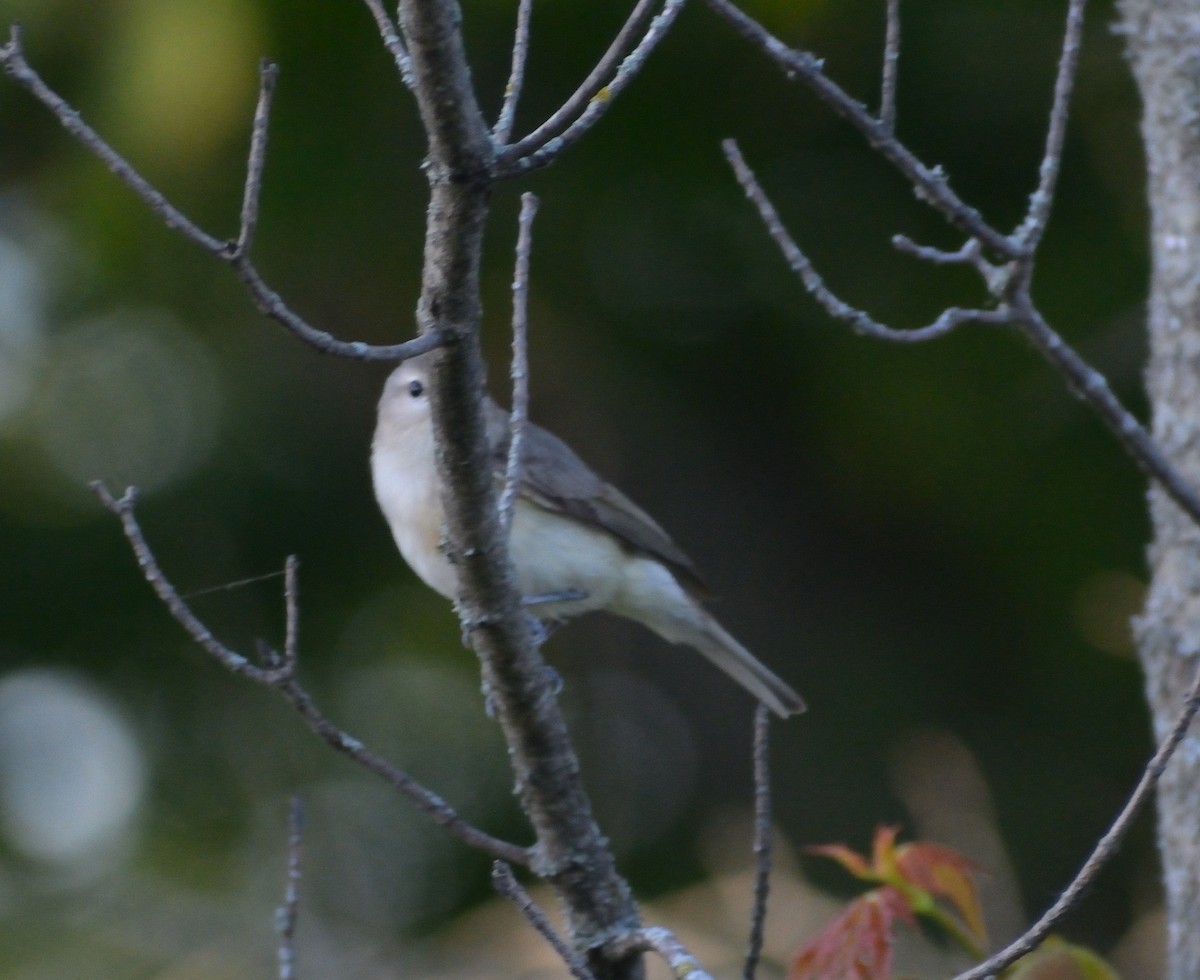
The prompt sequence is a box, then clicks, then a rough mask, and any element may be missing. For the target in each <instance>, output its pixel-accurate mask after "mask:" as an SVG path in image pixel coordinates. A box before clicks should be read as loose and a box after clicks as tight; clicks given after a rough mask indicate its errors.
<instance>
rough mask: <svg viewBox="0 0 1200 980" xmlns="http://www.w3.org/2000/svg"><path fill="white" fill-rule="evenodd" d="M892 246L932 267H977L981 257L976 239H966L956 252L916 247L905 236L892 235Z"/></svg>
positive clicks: (981, 250) (922, 246) (981, 253)
mask: <svg viewBox="0 0 1200 980" xmlns="http://www.w3.org/2000/svg"><path fill="white" fill-rule="evenodd" d="M892 245H893V246H894V247H895V249H896V251H897V252H903V253H904V254H905V255H911V256H912V257H913V258H914V259H921V260H922V261H924V262H931V263H933V264H934V265H971V266H977V265H978V263H979V261H980V259H981V258H982V256H983V249H982V248H980V246H979V239H978V238H968V239H967V240H966V242H964V243H963V246H962V247H961V248H959V249H957V250H956V251H953V252H947V251H945V250H944V249H940V248H934V247H933V246H932V245H918V244H917V243H916V242H914V241H913V240H912V239H911V238H909V237H908V236H907V235H893V236H892Z"/></svg>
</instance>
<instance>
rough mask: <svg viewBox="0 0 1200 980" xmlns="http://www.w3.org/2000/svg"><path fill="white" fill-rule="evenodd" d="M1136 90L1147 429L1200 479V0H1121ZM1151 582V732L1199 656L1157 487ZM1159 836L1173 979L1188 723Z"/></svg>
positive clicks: (1187, 906)
mask: <svg viewBox="0 0 1200 980" xmlns="http://www.w3.org/2000/svg"><path fill="white" fill-rule="evenodd" d="M1119 9H1120V13H1121V16H1122V18H1123V22H1122V25H1121V30H1122V32H1123V33H1124V34H1125V35H1126V42H1127V45H1128V53H1129V58H1130V61H1131V64H1132V67H1133V74H1134V77H1135V79H1136V81H1137V84H1138V88H1139V90H1140V92H1141V97H1142V102H1143V118H1142V137H1143V139H1144V141H1145V147H1146V162H1147V169H1148V173H1149V187H1148V197H1149V204H1150V222H1151V226H1150V231H1151V254H1152V263H1153V266H1152V276H1151V284H1150V303H1149V323H1148V329H1149V335H1150V361H1149V365H1148V367H1147V371H1146V385H1147V389H1148V392H1149V396H1150V402H1151V409H1152V413H1153V432H1154V437H1155V439H1156V440H1157V442H1158V444H1159V445H1160V446H1161V447H1162V450H1163V452H1164V453H1165V454H1166V456H1167V458H1168V459H1169V460H1170V461H1171V463H1172V464H1173V465H1174V466H1176V467H1177V468H1178V469H1179V470H1180V472H1182V473H1183V474H1184V475H1185V476H1186V477H1187V478H1188V479H1189V480H1190V481H1191V482H1192V484H1193V486H1198V485H1200V0H1122V2H1121V3H1120V7H1119ZM1150 513H1151V517H1152V520H1153V524H1154V538H1153V542H1152V544H1151V546H1150V551H1149V561H1150V576H1151V580H1150V591H1149V595H1148V596H1147V600H1146V606H1145V610H1144V612H1143V615H1142V617H1141V619H1140V620H1139V622H1138V624H1137V633H1138V646H1139V656H1140V658H1141V661H1142V666H1143V669H1144V671H1145V677H1146V696H1147V700H1148V701H1149V704H1150V709H1151V713H1152V718H1153V723H1154V729H1155V734H1156V736H1157V737H1158V738H1162V736H1163V735H1164V734H1165V733H1166V732H1167V730H1168V729H1169V728H1170V727H1171V724H1172V722H1173V720H1174V719H1175V718H1176V717H1177V716H1178V714H1179V711H1180V709H1181V707H1182V705H1183V701H1184V698H1185V695H1186V693H1187V690H1188V688H1189V686H1190V684H1191V680H1192V677H1193V675H1194V674H1195V671H1196V668H1197V662H1198V661H1200V656H1198V654H1200V528H1197V526H1196V523H1195V522H1194V521H1193V520H1192V519H1191V518H1189V517H1188V516H1187V515H1185V514H1184V512H1183V511H1182V510H1180V509H1179V507H1178V506H1176V504H1175V503H1174V502H1172V501H1171V500H1170V499H1169V498H1168V497H1167V495H1166V494H1165V493H1164V492H1163V491H1162V490H1161V489H1160V488H1159V487H1158V486H1153V487H1152V488H1151V491H1150ZM1158 839H1159V848H1160V852H1161V855H1162V862H1163V882H1164V885H1165V889H1166V902H1167V923H1168V949H1167V959H1168V969H1167V976H1168V978H1169V980H1196V978H1197V977H1200V736H1197V735H1196V734H1194V733H1193V734H1191V735H1190V736H1188V737H1187V739H1186V740H1185V741H1184V743H1183V745H1182V746H1181V751H1179V752H1177V753H1176V754H1175V756H1174V758H1173V759H1172V760H1171V762H1170V765H1169V766H1168V767H1167V769H1166V772H1165V773H1164V775H1163V778H1162V781H1161V782H1160V784H1159V788H1158Z"/></svg>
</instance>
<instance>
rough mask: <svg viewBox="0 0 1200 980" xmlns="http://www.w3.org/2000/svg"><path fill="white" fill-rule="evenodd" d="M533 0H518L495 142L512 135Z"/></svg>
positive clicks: (519, 97) (495, 130)
mask: <svg viewBox="0 0 1200 980" xmlns="http://www.w3.org/2000/svg"><path fill="white" fill-rule="evenodd" d="M532 13H533V0H520V3H518V5H517V30H516V36H515V37H514V38H513V49H512V70H511V71H510V72H509V75H508V84H507V85H505V86H504V102H503V104H501V106H500V115H499V116H497V117H496V125H495V126H493V127H492V138H493V139H494V140H495V141H496V142H497V143H507V142H508V140H509V137H510V136H512V130H513V123H514V122H515V121H516V118H517V103H519V102H520V101H521V88H522V87H523V86H524V84H525V61H526V59H527V58H528V56H529V22H530V21H531V20H532Z"/></svg>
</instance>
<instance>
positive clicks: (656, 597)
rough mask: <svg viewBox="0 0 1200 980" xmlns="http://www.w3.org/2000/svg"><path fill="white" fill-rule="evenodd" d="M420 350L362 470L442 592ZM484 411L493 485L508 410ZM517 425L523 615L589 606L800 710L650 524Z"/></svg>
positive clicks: (393, 391)
mask: <svg viewBox="0 0 1200 980" xmlns="http://www.w3.org/2000/svg"><path fill="white" fill-rule="evenodd" d="M429 356H430V355H422V356H421V357H416V358H412V359H411V360H408V361H405V362H404V363H403V364H401V365H400V366H399V367H398V368H396V370H395V371H393V372H392V374H391V376H390V377H389V378H388V380H387V384H386V385H385V386H384V389H383V397H382V398H381V399H380V401H379V423H378V426H377V427H376V429H375V438H374V441H373V443H372V447H371V473H372V476H373V478H374V482H375V496H376V498H377V499H378V501H379V506H380V508H381V509H382V510H383V514H384V517H386V518H387V522H388V524H389V525H390V526H391V529H392V535H393V536H394V537H395V539H396V544H397V545H398V546H399V547H400V553H401V554H402V555H403V556H404V560H405V561H407V562H408V564H409V565H410V566H411V567H412V569H413V571H414V572H416V573H417V575H418V576H420V578H421V579H422V580H423V581H424V582H425V584H426V585H428V586H430V588H432V589H434V590H436V591H437V592H440V593H441V594H442V595H444V596H446V597H447V598H449V599H453V598H454V596H455V593H456V591H457V588H458V582H457V579H456V576H455V572H454V568H453V566H452V565H451V564H450V562H449V561H448V560H447V558H446V555H445V553H444V551H443V549H442V546H441V544H442V542H441V538H442V524H443V510H442V499H441V492H440V489H439V485H438V475H437V469H436V464H435V459H434V441H433V423H432V420H431V419H430V410H429ZM484 413H485V418H486V422H487V431H488V439H489V441H490V442H491V445H492V464H493V468H494V471H495V475H496V481H497V486H502V485H503V482H504V473H505V466H506V461H507V456H508V446H509V440H510V428H509V417H508V413H507V412H505V411H504V410H503V409H502V408H501V407H500V406H499V405H497V404H496V403H495V402H494V401H492V400H491V399H490V398H488V399H487V400H486V401H485V403H484ZM524 432H525V435H524V442H523V453H522V470H521V483H520V487H519V490H518V494H517V497H516V501H515V503H514V507H513V515H512V536H511V538H510V545H509V548H510V552H511V555H512V562H513V568H514V570H515V571H516V576H517V586H518V588H519V589H520V590H521V593H522V595H524V596H527V597H541V598H542V601H537V602H536V604H534V605H531V606H530V612H531V613H532V615H534V616H535V617H536V618H537V619H539V620H541V621H543V622H549V621H557V620H563V619H567V618H569V617H571V616H578V615H579V614H580V613H585V612H591V611H593V610H597V609H602V610H605V611H607V612H610V613H615V614H616V615H618V616H625V617H626V618H628V619H633V620H636V621H637V622H639V623H641V624H642V625H644V626H647V627H649V628H650V629H651V630H653V631H654V632H655V633H657V634H658V635H659V636H661V637H663V638H664V639H666V640H669V641H670V642H672V643H685V644H687V645H688V646H691V647H695V649H697V650H699V651H700V652H701V653H702V654H704V656H706V657H707V658H708V659H709V660H711V661H712V662H713V663H714V664H716V665H717V666H718V667H720V668H721V669H722V670H723V671H725V673H727V674H728V675H729V676H730V677H732V678H733V679H734V680H736V681H737V682H738V683H739V684H741V685H742V686H743V687H745V688H746V689H747V690H748V691H749V692H750V693H751V694H753V695H754V696H755V697H756V698H757V699H758V700H760V701H762V702H763V703H764V704H765V705H767V706H768V707H769V708H770V709H771V710H772V711H774V712H775V713H776V714H778V715H781V716H783V717H785V718H786V717H787V716H788V715H793V714H797V713H799V712H801V711H803V710H804V702H803V701H802V700H801V699H800V697H799V695H797V694H796V692H795V691H793V690H792V689H791V688H790V687H788V685H787V684H785V683H784V682H783V681H782V680H780V679H779V678H778V677H776V676H775V675H774V674H773V673H771V671H769V670H768V669H767V668H766V667H764V666H763V665H762V664H761V663H759V662H758V661H757V660H756V659H755V658H754V657H753V656H752V655H751V654H750V652H749V651H748V650H747V649H746V648H745V647H743V646H742V645H741V644H740V643H738V641H737V640H735V639H734V638H733V637H732V636H730V635H729V634H728V633H727V632H725V630H724V629H722V628H721V626H720V625H719V624H718V623H717V621H716V620H715V619H713V617H712V616H710V615H709V614H708V613H707V612H706V611H705V610H704V608H703V606H702V605H701V600H702V599H703V597H704V596H705V594H706V590H705V588H704V585H703V583H701V581H700V579H699V577H698V575H697V574H696V570H695V569H694V568H693V566H692V563H691V561H690V560H689V559H688V557H687V555H685V554H684V553H683V552H682V551H681V550H680V549H679V548H678V546H676V544H675V542H673V541H672V540H671V539H670V538H669V537H668V536H667V534H666V532H665V531H663V529H662V528H660V527H659V526H658V525H657V524H656V523H655V522H654V521H653V520H652V519H651V518H650V517H649V516H648V515H647V514H645V513H644V512H643V511H642V510H641V509H640V508H639V507H637V506H636V505H635V504H634V503H633V502H632V501H631V500H629V498H628V497H626V496H625V495H624V494H623V493H621V492H620V491H619V490H617V489H616V488H615V487H612V486H609V484H607V483H605V482H604V481H603V480H601V479H600V477H598V476H597V475H596V474H595V473H593V472H592V470H591V469H589V468H588V466H587V465H586V464H585V463H584V462H583V461H582V460H581V459H580V458H579V457H578V456H576V455H575V453H574V452H572V451H571V449H570V448H569V447H568V446H567V445H566V443H564V442H562V440H560V439H558V438H557V437H556V436H553V435H551V434H550V433H549V432H547V431H546V430H545V429H542V428H539V427H538V426H536V425H533V424H532V423H529V424H527V425H526V427H525V430H524Z"/></svg>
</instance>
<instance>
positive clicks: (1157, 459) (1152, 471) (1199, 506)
mask: <svg viewBox="0 0 1200 980" xmlns="http://www.w3.org/2000/svg"><path fill="white" fill-rule="evenodd" d="M1012 309H1013V320H1014V322H1015V323H1016V324H1017V326H1018V327H1019V328H1020V330H1021V332H1022V333H1024V334H1025V336H1026V337H1027V338H1028V339H1029V341H1030V343H1032V344H1033V346H1034V347H1035V348H1036V349H1037V350H1038V352H1039V353H1040V354H1041V355H1042V356H1043V357H1044V358H1045V359H1046V360H1047V361H1049V362H1050V364H1051V365H1052V366H1053V367H1054V368H1055V369H1056V370H1057V371H1058V372H1059V374H1061V375H1062V376H1063V377H1064V378H1065V379H1066V381H1067V384H1068V385H1069V386H1070V388H1071V390H1072V391H1073V392H1074V393H1075V394H1076V395H1077V396H1078V397H1079V398H1080V399H1081V400H1082V401H1083V402H1084V403H1085V404H1087V405H1088V406H1090V407H1091V408H1092V409H1093V410H1094V411H1095V412H1096V413H1097V414H1098V415H1099V416H1100V418H1101V420H1102V421H1103V422H1104V424H1105V425H1106V426H1108V428H1109V431H1111V432H1112V434H1113V435H1114V436H1116V438H1117V442H1119V443H1120V444H1121V447H1122V448H1123V449H1124V450H1125V451H1126V452H1127V453H1128V454H1129V455H1130V456H1131V457H1132V458H1133V461H1134V462H1135V463H1137V465H1138V466H1139V467H1140V468H1141V470H1142V472H1143V473H1145V474H1146V475H1147V476H1149V477H1150V478H1151V479H1153V480H1156V481H1157V482H1158V483H1159V485H1160V486H1161V487H1162V488H1163V490H1165V491H1166V492H1167V494H1168V496H1170V497H1171V499H1172V500H1174V501H1175V503H1177V504H1178V505H1179V506H1180V507H1181V508H1183V510H1184V511H1185V512H1186V513H1187V514H1188V515H1189V516H1190V517H1191V518H1192V520H1193V521H1195V522H1196V523H1197V524H1200V494H1198V493H1197V492H1196V488H1195V486H1193V485H1192V483H1191V482H1190V481H1189V480H1188V479H1187V478H1186V477H1185V476H1184V475H1183V474H1182V473H1180V472H1179V470H1178V469H1177V468H1176V467H1174V466H1173V465H1172V464H1171V463H1170V462H1169V461H1168V459H1167V457H1166V455H1165V454H1164V453H1163V450H1162V448H1161V447H1160V446H1159V444H1158V443H1157V442H1155V441H1154V438H1153V437H1152V436H1151V435H1150V433H1149V432H1147V431H1146V429H1145V428H1144V427H1143V426H1142V425H1141V423H1139V422H1138V420H1137V419H1136V418H1135V417H1134V415H1133V413H1132V412H1130V411H1129V409H1127V408H1126V407H1125V406H1124V405H1122V404H1121V402H1120V400H1119V399H1118V398H1117V396H1116V395H1114V394H1113V390H1112V388H1111V387H1110V386H1109V384H1108V380H1107V379H1106V378H1105V377H1104V375H1103V374H1101V373H1100V372H1099V371H1097V370H1096V369H1095V368H1093V367H1092V366H1091V365H1090V364H1088V363H1087V362H1086V361H1085V360H1084V359H1083V358H1082V357H1080V356H1079V354H1078V353H1077V352H1076V351H1075V350H1074V348H1072V347H1071V346H1070V345H1069V344H1068V343H1067V342H1066V341H1065V340H1063V339H1062V337H1061V336H1059V334H1058V333H1056V332H1055V331H1054V330H1053V329H1052V328H1051V326H1050V325H1049V324H1048V323H1047V322H1046V320H1045V319H1044V318H1043V316H1042V314H1041V313H1040V312H1039V311H1038V310H1037V308H1036V307H1035V306H1034V305H1033V301H1032V300H1031V299H1030V298H1029V292H1028V284H1025V285H1024V286H1022V287H1021V289H1020V290H1014V297H1013V300H1012Z"/></svg>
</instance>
